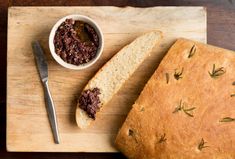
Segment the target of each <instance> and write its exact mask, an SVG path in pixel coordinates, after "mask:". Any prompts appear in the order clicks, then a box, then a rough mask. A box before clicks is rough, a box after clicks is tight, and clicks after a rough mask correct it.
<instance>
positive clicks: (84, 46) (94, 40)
mask: <svg viewBox="0 0 235 159" xmlns="http://www.w3.org/2000/svg"><path fill="white" fill-rule="evenodd" d="M54 45H55V52H56V54H57V55H58V56H60V57H61V58H62V59H63V60H64V61H65V62H67V63H70V64H73V65H80V64H84V63H87V62H89V61H91V60H92V59H93V58H94V57H95V56H96V53H97V50H98V47H99V37H98V35H97V33H96V31H95V29H94V28H93V27H92V26H91V25H89V24H87V23H85V22H82V21H79V20H76V21H75V20H73V19H66V20H65V21H64V22H63V23H62V24H61V25H60V26H59V27H58V29H57V31H56V33H55V37H54Z"/></svg>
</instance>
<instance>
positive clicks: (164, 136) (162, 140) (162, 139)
mask: <svg viewBox="0 0 235 159" xmlns="http://www.w3.org/2000/svg"><path fill="white" fill-rule="evenodd" d="M166 140H167V139H166V134H165V133H164V134H163V135H161V137H160V139H159V141H158V143H162V142H166Z"/></svg>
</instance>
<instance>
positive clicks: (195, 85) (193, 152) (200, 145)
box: [115, 39, 235, 159]
mask: <svg viewBox="0 0 235 159" xmlns="http://www.w3.org/2000/svg"><path fill="white" fill-rule="evenodd" d="M234 72H235V52H233V51H229V50H225V49H222V48H218V47H214V46H210V45H206V44H202V43H198V42H195V41H191V40H186V39H179V40H177V42H176V43H175V44H174V45H173V46H172V47H171V49H170V50H169V51H168V53H167V55H166V56H165V57H164V58H163V60H162V61H161V63H160V65H159V66H158V68H157V70H156V71H155V73H154V74H153V75H152V77H151V78H150V80H149V81H148V82H147V84H146V86H145V87H144V89H143V91H142V92H141V94H140V96H139V98H138V99H137V100H136V102H135V104H134V105H133V107H132V109H131V111H130V112H129V114H128V117H127V119H126V121H125V122H124V124H123V126H122V127H121V129H120V131H119V132H118V135H117V137H116V141H115V144H116V146H117V148H118V149H119V150H120V151H121V152H123V153H124V154H125V155H126V156H127V157H128V158H132V159H195V158H196V159H224V158H226V159H234V158H235V109H234V106H235V75H234Z"/></svg>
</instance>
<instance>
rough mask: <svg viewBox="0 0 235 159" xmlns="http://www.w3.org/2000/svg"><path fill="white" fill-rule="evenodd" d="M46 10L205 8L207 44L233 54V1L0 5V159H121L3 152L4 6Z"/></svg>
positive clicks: (14, 1)
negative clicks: (62, 7)
mask: <svg viewBox="0 0 235 159" xmlns="http://www.w3.org/2000/svg"><path fill="white" fill-rule="evenodd" d="M15 5H16V6H28V5H30V6H35V5H36V6H45V5H47V6H50V5H66V6H71V5H75V6H77V5H86V6H89V5H114V6H127V5H128V6H135V7H151V6H158V5H160V6H180V5H183V6H195V5H196V6H198V5H201V6H205V7H207V16H208V19H207V22H208V43H209V44H214V45H217V46H220V47H224V48H227V49H231V50H235V32H234V30H235V19H234V17H235V10H234V9H235V1H234V0H223V1H222V0H207V1H205V0H191V1H188V0H159V1H155V0H146V1H139V0H135V1H133V0H132V1H127V0H120V1H114V0H111V1H107V0H99V1H95V0H87V1H77V0H71V1H66V0H59V1H52V0H51V1H48V0H38V1H33V0H11V1H5V0H1V1H0V19H1V20H0V29H1V32H0V36H1V38H0V50H1V52H0V59H1V62H0V71H1V74H2V76H1V77H2V78H0V125H1V129H0V156H1V158H11V159H15V158H24V159H27V158H50V159H52V158H61V159H62V158H71V159H73V158H86V159H89V158H97V159H98V158H100V159H101V158H102V159H105V158H125V157H124V156H123V155H121V154H120V153H8V152H6V149H5V147H6V146H5V145H6V144H5V140H6V131H5V127H6V114H5V111H6V99H5V98H6V41H7V40H6V35H7V29H6V28H7V7H8V6H15Z"/></svg>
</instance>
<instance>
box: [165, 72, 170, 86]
mask: <svg viewBox="0 0 235 159" xmlns="http://www.w3.org/2000/svg"><path fill="white" fill-rule="evenodd" d="M169 79H170V76H169V73H166V83H167V84H168V83H169Z"/></svg>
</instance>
